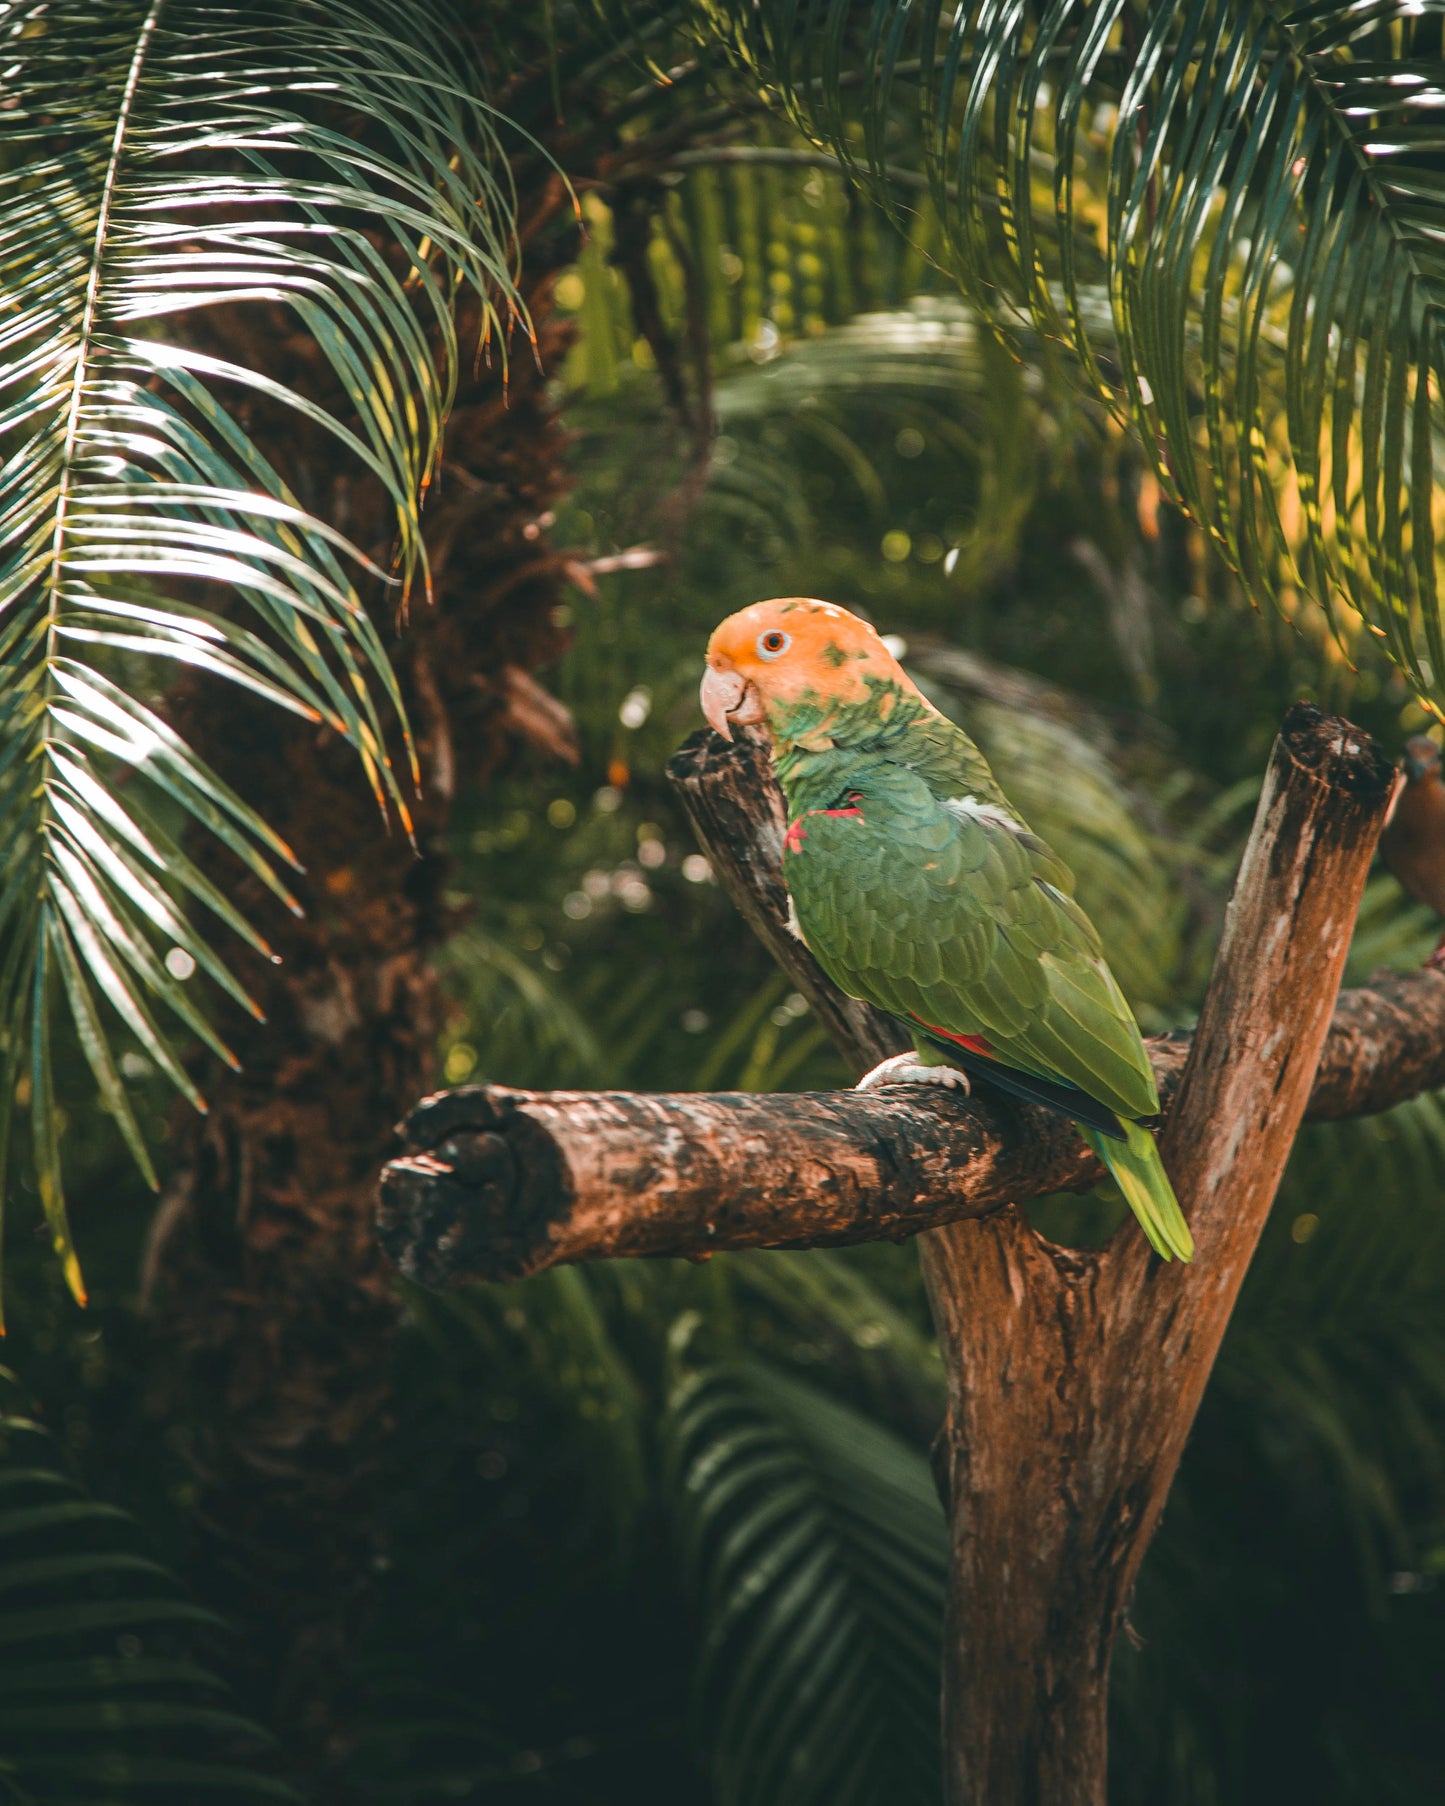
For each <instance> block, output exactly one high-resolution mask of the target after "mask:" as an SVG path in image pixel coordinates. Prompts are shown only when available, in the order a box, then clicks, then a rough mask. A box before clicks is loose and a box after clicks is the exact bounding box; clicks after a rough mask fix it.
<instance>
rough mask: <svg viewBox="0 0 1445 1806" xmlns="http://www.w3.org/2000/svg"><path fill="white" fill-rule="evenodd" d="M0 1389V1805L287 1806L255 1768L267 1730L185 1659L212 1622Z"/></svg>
mask: <svg viewBox="0 0 1445 1806" xmlns="http://www.w3.org/2000/svg"><path fill="white" fill-rule="evenodd" d="M0 1391H3V1392H4V1393H5V1394H6V1395H8V1396H7V1398H6V1400H5V1405H4V1407H3V1413H4V1414H3V1415H0V1798H4V1799H5V1800H6V1801H7V1802H8V1803H12V1806H92V1803H93V1802H95V1801H96V1800H99V1799H105V1800H107V1801H110V1802H113V1803H114V1806H126V1803H129V1802H134V1803H135V1806H142V1803H143V1802H153V1801H155V1800H157V1799H187V1800H195V1801H197V1802H203V1801H206V1802H209V1801H217V1800H246V1799H269V1800H279V1801H292V1802H296V1801H297V1796H296V1795H295V1794H294V1793H293V1792H292V1791H291V1789H290V1788H289V1787H287V1786H285V1785H283V1784H282V1783H281V1782H280V1781H279V1780H277V1779H274V1778H273V1777H272V1776H270V1775H268V1774H267V1773H266V1772H265V1770H264V1768H262V1767H259V1766H257V1765H256V1756H257V1753H258V1751H260V1750H261V1749H263V1747H264V1745H265V1744H266V1742H267V1739H266V1737H265V1735H264V1733H263V1732H262V1731H261V1730H259V1729H258V1727H257V1726H256V1725H254V1724H252V1723H251V1722H250V1721H249V1720H248V1719H246V1718H244V1717H243V1716H241V1714H240V1713H239V1712H237V1711H236V1709H235V1708H234V1706H232V1705H231V1704H230V1702H229V1700H228V1698H227V1696H226V1693H225V1689H224V1688H223V1687H222V1686H221V1684H220V1682H219V1681H217V1680H216V1678H215V1676H214V1675H212V1674H210V1673H208V1672H207V1670H206V1669H205V1668H203V1667H201V1666H199V1665H198V1664H197V1663H196V1662H195V1661H194V1660H193V1659H192V1657H191V1656H190V1655H188V1654H187V1653H186V1649H185V1640H186V1638H187V1636H188V1635H189V1636H191V1637H193V1636H194V1634H195V1632H196V1631H197V1629H202V1628H204V1629H209V1630H211V1631H214V1629H215V1628H217V1626H216V1621H215V1619H214V1618H213V1617H212V1615H211V1614H210V1613H209V1612H205V1611H202V1610H201V1609H200V1608H199V1607H198V1606H196V1605H193V1604H191V1602H190V1601H189V1600H188V1599H187V1598H186V1597H185V1595H184V1594H183V1592H182V1591H181V1587H180V1584H179V1582H178V1581H177V1580H176V1579H175V1578H174V1576H173V1575H171V1574H170V1572H169V1571H168V1570H167V1569H166V1568H165V1567H163V1566H162V1565H161V1564H160V1563H159V1562H157V1561H155V1560H153V1559H152V1558H151V1557H150V1556H149V1555H146V1554H143V1553H142V1552H141V1550H142V1548H143V1546H144V1545H143V1539H142V1538H141V1537H140V1536H139V1535H138V1533H137V1528H136V1526H135V1525H134V1524H133V1523H132V1521H131V1520H130V1519H129V1517H128V1516H127V1515H126V1513H125V1512H123V1511H118V1510H116V1509H115V1508H114V1507H113V1506H109V1505H102V1504H99V1503H97V1502H96V1501H95V1500H94V1499H92V1498H90V1497H89V1496H88V1495H87V1494H86V1493H85V1492H84V1491H82V1489H81V1488H80V1487H79V1486H77V1485H76V1484H75V1483H74V1481H72V1480H70V1479H69V1478H67V1476H66V1474H65V1473H64V1471H63V1469H62V1468H61V1467H60V1466H59V1465H57V1462H56V1458H55V1452H54V1450H53V1447H52V1443H51V1438H50V1436H49V1435H48V1434H47V1432H46V1431H45V1430H44V1429H43V1428H42V1427H41V1426H40V1424H38V1423H36V1422H35V1421H34V1420H33V1419H32V1418H31V1417H30V1416H28V1415H27V1414H26V1408H25V1405H24V1402H23V1400H21V1399H20V1398H19V1396H18V1392H19V1389H18V1386H17V1385H16V1382H15V1380H14V1376H13V1375H11V1374H10V1373H8V1372H6V1371H4V1370H3V1369H0Z"/></svg>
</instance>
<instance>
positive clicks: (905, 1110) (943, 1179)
mask: <svg viewBox="0 0 1445 1806" xmlns="http://www.w3.org/2000/svg"><path fill="white" fill-rule="evenodd" d="M795 976H796V974H795ZM1192 1044H1193V1037H1192V1036H1190V1035H1187V1034H1175V1035H1159V1036H1155V1037H1153V1038H1152V1039H1150V1040H1149V1041H1148V1042H1147V1043H1146V1046H1147V1047H1148V1049H1149V1055H1150V1058H1151V1060H1152V1061H1153V1065H1154V1076H1155V1079H1156V1080H1157V1082H1158V1085H1159V1095H1160V1100H1161V1103H1162V1106H1163V1112H1162V1113H1163V1115H1164V1117H1165V1119H1166V1120H1168V1119H1169V1117H1170V1113H1171V1109H1172V1106H1173V1102H1174V1098H1175V1094H1176V1093H1177V1092H1178V1089H1179V1081H1180V1078H1181V1076H1182V1074H1183V1071H1184V1066H1185V1062H1186V1061H1187V1059H1188V1058H1189V1053H1190V1048H1191V1046H1192ZM1441 1085H1445V974H1442V973H1439V972H1436V971H1421V972H1382V973H1379V974H1377V975H1376V977H1375V978H1374V979H1373V980H1372V982H1371V984H1370V985H1369V986H1367V987H1363V988H1361V989H1358V990H1353V991H1345V992H1342V993H1341V995H1340V997H1339V1000H1338V1002H1337V1003H1336V1005H1335V1013H1334V1016H1333V1018H1332V1019H1331V1022H1330V1030H1329V1035H1328V1037H1327V1038H1326V1041H1325V1050H1324V1053H1323V1055H1322V1057H1321V1060H1320V1065H1319V1069H1318V1071H1317V1072H1316V1074H1315V1082H1314V1087H1313V1089H1312V1090H1311V1092H1310V1099H1309V1106H1308V1108H1307V1110H1306V1111H1305V1116H1306V1119H1307V1120H1309V1121H1312V1122H1325V1121H1330V1122H1334V1121H1339V1120H1340V1119H1341V1118H1344V1117H1348V1116H1371V1115H1374V1114H1376V1113H1378V1112H1379V1111H1381V1110H1388V1109H1391V1108H1392V1107H1393V1106H1394V1105H1396V1104H1400V1103H1404V1102H1405V1101H1406V1100H1407V1099H1408V1098H1412V1097H1418V1096H1419V1094H1420V1093H1421V1092H1422V1091H1429V1090H1433V1089H1434V1088H1436V1087H1437V1086H1441ZM401 1133H402V1136H403V1138H404V1140H405V1141H406V1143H407V1146H408V1150H409V1151H408V1152H407V1153H406V1154H404V1155H402V1156H401V1157H400V1158H398V1159H396V1160H392V1161H390V1162H389V1163H388V1164H387V1166H386V1167H385V1168H384V1169H383V1171H382V1177H381V1200H380V1205H379V1209H378V1223H379V1227H380V1232H381V1240H382V1246H383V1248H384V1249H385V1251H386V1253H387V1254H388V1255H389V1256H390V1258H391V1259H392V1260H393V1261H394V1262H395V1263H396V1265H397V1266H399V1267H400V1268H401V1269H402V1271H403V1272H404V1273H406V1274H407V1275H408V1277H409V1278H412V1279H415V1280H417V1281H419V1282H420V1283H421V1284H422V1285H426V1286H431V1287H433V1288H437V1289H443V1288H446V1287H449V1286H455V1285H462V1284H464V1283H466V1282H467V1281H470V1280H478V1279H481V1280H507V1279H521V1278H523V1277H525V1276H526V1275H527V1274H529V1273H538V1272H541V1271H542V1270H543V1268H546V1267H556V1266H562V1265H565V1264H566V1263H567V1262H569V1261H586V1260H617V1259H622V1258H637V1257H639V1256H648V1255H679V1254H682V1255H687V1256H690V1257H692V1258H694V1259H697V1258H703V1257H705V1256H707V1255H709V1254H715V1253H717V1252H718V1250H719V1249H723V1248H828V1247H841V1246H845V1245H847V1244H850V1243H856V1242H874V1241H880V1240H902V1239H903V1238H904V1237H906V1236H910V1235H917V1234H919V1233H920V1232H921V1231H923V1230H925V1229H937V1228H940V1227H941V1226H942V1225H944V1224H946V1223H954V1222H962V1221H966V1220H969V1219H973V1218H977V1217H984V1216H989V1215H991V1214H992V1213H993V1212H994V1211H997V1210H1001V1209H1003V1207H1004V1206H1005V1205H1007V1204H1010V1203H1017V1204H1023V1203H1027V1202H1028V1200H1029V1199H1031V1198H1037V1197H1041V1196H1043V1195H1044V1194H1046V1193H1048V1192H1060V1191H1086V1190H1088V1189H1089V1188H1090V1187H1091V1186H1093V1185H1095V1184H1097V1183H1098V1181H1099V1178H1100V1176H1101V1169H1100V1166H1099V1162H1098V1160H1097V1159H1096V1158H1095V1156H1094V1155H1093V1154H1092V1153H1091V1152H1090V1151H1089V1149H1088V1147H1087V1146H1086V1145H1085V1143H1084V1142H1083V1141H1082V1140H1081V1139H1080V1137H1079V1135H1078V1133H1077V1132H1076V1131H1075V1129H1074V1128H1073V1126H1072V1124H1070V1123H1067V1122H1065V1121H1064V1120H1063V1118H1062V1117H1059V1116H1054V1115H1051V1114H1050V1113H1049V1112H1048V1111H1045V1110H1040V1109H1036V1108H1034V1107H1033V1106H1031V1105H1025V1104H1018V1103H1015V1102H1013V1101H1012V1100H1010V1099H1007V1098H1004V1097H1002V1096H999V1095H994V1096H985V1095H984V1088H983V1086H982V1085H980V1086H979V1087H977V1088H976V1091H975V1094H974V1096H973V1098H972V1099H970V1100H969V1101H968V1102H967V1103H965V1102H964V1101H963V1100H962V1099H961V1098H960V1097H959V1095H958V1094H957V1093H956V1092H943V1091H938V1090H929V1089H928V1088H927V1087H924V1086H910V1087H900V1088H898V1089H895V1090H890V1091H884V1092H876V1091H873V1092H858V1091H827V1092H819V1093H810V1092H802V1091H797V1092H787V1093H784V1094H783V1095H781V1096H777V1097H759V1096H757V1095H756V1094H754V1093H752V1092H746V1091H739V1092H715V1093H706V1094H704V1093H699V1092H680V1093H675V1094H667V1093H661V1094H658V1093H646V1094H639V1093H636V1092H626V1091H604V1092H597V1091H513V1090H511V1089H509V1088H508V1087H506V1086H503V1085H463V1086H460V1087H458V1088H457V1089H456V1090H453V1091H439V1092H437V1093H436V1095H435V1096H433V1097H429V1098H424V1099H423V1100H422V1102H421V1103H420V1104H419V1105H418V1106H417V1108H416V1109H415V1110H413V1111H412V1113H411V1115H410V1116H409V1117H408V1118H407V1120H406V1121H405V1122H404V1123H403V1124H402V1127H401ZM740 1178H741V1179H742V1181H743V1182H742V1183H739V1180H740Z"/></svg>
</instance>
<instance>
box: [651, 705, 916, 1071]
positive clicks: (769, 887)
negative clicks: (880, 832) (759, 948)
mask: <svg viewBox="0 0 1445 1806" xmlns="http://www.w3.org/2000/svg"><path fill="white" fill-rule="evenodd" d="M667 775H668V777H669V778H670V779H671V780H672V784H673V787H674V789H675V790H676V791H677V794H678V796H679V797H680V798H681V799H682V805H683V807H684V808H685V809H686V810H687V814H688V819H689V820H690V821H691V823H692V827H693V832H694V833H695V834H696V835H697V838H698V842H699V844H700V845H701V847H702V849H703V851H704V852H705V853H706V854H707V856H708V860H709V862H710V864H711V865H712V869H713V871H714V873H715V874H716V876H717V880H718V882H719V883H720V884H721V885H722V887H723V889H724V890H725V891H726V892H727V894H728V896H729V898H730V899H731V901H732V902H733V904H734V905H735V907H736V908H737V911H738V913H739V915H741V916H742V918H743V920H744V921H745V922H746V923H747V924H748V926H749V928H751V929H752V931H753V933H754V934H755V935H757V937H758V939H759V940H760V941H761V942H762V943H763V945H764V946H765V947H766V948H767V950H768V952H769V953H771V954H772V956H773V958H774V959H775V960H776V961H777V962H778V964H779V965H780V966H781V967H782V968H783V970H784V971H785V972H786V973H787V974H788V976H789V978H791V979H792V981H793V983H794V984H795V985H797V987H798V989H799V990H800V991H801V992H802V994H803V996H804V997H806V998H807V1000H808V1002H809V1004H810V1005H811V1006H812V1008H813V1011H814V1013H815V1014H816V1015H817V1018H818V1020H819V1021H820V1022H821V1023H822V1024H823V1027H824V1028H825V1029H827V1031H828V1033H829V1035H830V1036H831V1037H832V1039H833V1042H834V1045H835V1046H836V1047H837V1048H838V1049H839V1051H840V1052H841V1053H842V1055H843V1057H844V1058H845V1059H846V1060H847V1061H848V1062H849V1063H850V1064H851V1065H852V1066H853V1068H854V1070H855V1071H857V1072H859V1073H863V1072H867V1071H868V1070H869V1068H870V1067H873V1066H876V1065H877V1064H878V1062H879V1061H880V1060H886V1059H887V1058H888V1056H889V1055H890V1054H896V1053H900V1052H902V1050H903V1049H904V1048H906V1047H908V1046H910V1045H911V1043H910V1041H909V1039H908V1036H907V1035H906V1034H905V1033H904V1031H903V1029H902V1027H901V1026H900V1025H899V1024H898V1023H896V1022H895V1021H893V1019H892V1018H891V1017H889V1016H885V1015H884V1014H883V1013H882V1011H880V1010H875V1009H873V1008H872V1007H871V1006H870V1005H868V1004H866V1003H860V1002H859V1001H858V999H857V998H856V997H845V996H844V994H843V993H842V992H841V991H840V990H839V989H838V987H837V986H836V985H835V984H833V983H832V982H831V981H830V980H829V979H828V978H826V977H825V976H824V974H823V971H822V969H821V967H820V966H819V965H818V962H817V960H815V959H814V958H813V956H812V954H811V953H809V951H808V949H807V948H806V947H805V946H804V945H803V943H802V942H801V941H800V940H799V939H798V937H797V936H796V935H795V934H793V933H792V931H791V930H790V929H789V927H788V890H787V886H786V885H785V884H784V882H783V831H784V829H785V828H786V827H787V815H786V813H785V811H784V807H783V793H782V791H781V790H780V789H779V787H778V781H777V779H776V778H775V777H774V776H773V762H772V757H771V755H770V754H769V752H768V748H767V742H766V740H765V739H764V738H763V737H762V735H761V734H760V732H759V731H758V729H756V728H741V729H739V730H738V733H737V737H736V738H735V739H734V740H732V741H727V740H724V739H722V737H721V736H720V735H718V734H715V733H713V731H712V729H711V728H702V729H701V730H700V731H699V732H698V733H695V734H694V735H692V737H691V738H690V739H689V740H686V741H684V743H683V744H682V746H681V747H680V748H679V749H678V750H677V752H676V753H674V754H673V756H672V759H671V761H670V762H669V764H668V767H667Z"/></svg>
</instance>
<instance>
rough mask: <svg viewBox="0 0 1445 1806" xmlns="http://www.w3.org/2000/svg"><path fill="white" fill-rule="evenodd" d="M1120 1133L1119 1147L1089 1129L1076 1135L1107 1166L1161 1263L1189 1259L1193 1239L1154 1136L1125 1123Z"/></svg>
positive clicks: (1191, 1252)
mask: <svg viewBox="0 0 1445 1806" xmlns="http://www.w3.org/2000/svg"><path fill="white" fill-rule="evenodd" d="M1124 1131H1125V1135H1126V1140H1125V1141H1124V1142H1123V1144H1122V1145H1121V1144H1120V1143H1119V1142H1117V1141H1112V1140H1109V1139H1108V1138H1106V1137H1105V1136H1102V1135H1100V1134H1098V1133H1097V1131H1096V1130H1093V1129H1090V1128H1083V1129H1081V1131H1080V1132H1081V1133H1082V1135H1083V1137H1084V1139H1085V1141H1087V1142H1088V1144H1089V1146H1090V1147H1091V1148H1092V1149H1093V1150H1094V1152H1095V1153H1096V1154H1097V1155H1098V1156H1099V1158H1100V1159H1101V1160H1102V1161H1103V1163H1104V1165H1105V1166H1106V1167H1108V1169H1109V1172H1110V1174H1111V1176H1112V1178H1113V1180H1114V1183H1115V1184H1116V1185H1117V1186H1118V1188H1119V1190H1120V1191H1121V1192H1122V1193H1123V1195H1124V1201H1125V1202H1126V1203H1127V1204H1128V1206H1129V1208H1130V1210H1132V1211H1133V1212H1134V1215H1135V1216H1136V1217H1137V1218H1138V1219H1139V1227H1140V1228H1141V1229H1142V1230H1143V1231H1144V1234H1145V1235H1146V1236H1147V1237H1148V1238H1149V1246H1150V1247H1151V1248H1152V1249H1153V1250H1154V1252H1155V1253H1156V1254H1157V1255H1159V1256H1160V1258H1161V1259H1163V1260H1173V1259H1178V1260H1191V1259H1192V1258H1193V1256H1194V1237H1193V1236H1192V1235H1191V1234H1190V1233H1189V1225H1188V1223H1186V1222H1185V1221H1184V1214H1183V1212H1182V1211H1181V1210H1180V1208H1179V1200H1178V1199H1177V1198H1176V1197H1175V1196H1174V1187H1173V1186H1172V1185H1171V1184H1170V1183H1169V1175H1168V1173H1166V1172H1165V1171H1164V1162H1163V1161H1162V1160H1161V1159H1160V1158H1159V1149H1158V1147H1157V1145H1156V1144H1155V1141H1154V1137H1153V1136H1152V1135H1151V1134H1150V1133H1149V1131H1148V1130H1147V1129H1143V1128H1141V1127H1140V1126H1139V1124H1138V1123H1136V1122H1126V1123H1125V1124H1124Z"/></svg>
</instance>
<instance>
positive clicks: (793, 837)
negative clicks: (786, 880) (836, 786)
mask: <svg viewBox="0 0 1445 1806" xmlns="http://www.w3.org/2000/svg"><path fill="white" fill-rule="evenodd" d="M847 800H848V805H849V806H848V807H847V808H846V809H809V810H808V811H807V813H806V814H804V815H800V816H799V817H798V819H797V820H796V821H792V822H789V823H788V831H787V833H786V834H785V835H784V836H783V845H784V846H785V847H786V848H787V850H788V851H789V852H790V853H796V852H799V851H800V850H801V848H802V845H803V842H804V841H805V840H806V839H807V838H808V830H807V829H806V828H805V827H804V826H803V823H804V822H805V821H807V820H808V819H809V818H810V817H812V816H814V815H832V816H848V817H849V818H856V819H857V820H858V821H862V819H863V811H862V809H861V808H859V806H858V805H859V804H860V803H861V802H862V801H863V798H862V796H861V795H860V794H859V792H858V791H856V790H855V791H853V792H852V794H851V795H850V796H849V797H848V799H847Z"/></svg>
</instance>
